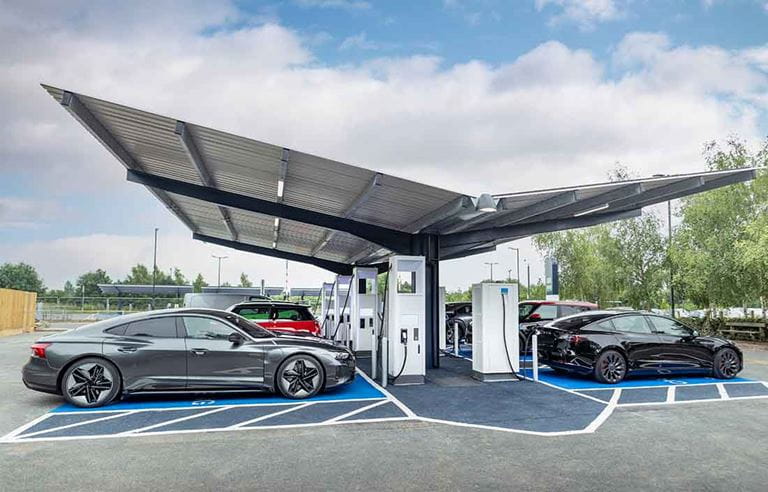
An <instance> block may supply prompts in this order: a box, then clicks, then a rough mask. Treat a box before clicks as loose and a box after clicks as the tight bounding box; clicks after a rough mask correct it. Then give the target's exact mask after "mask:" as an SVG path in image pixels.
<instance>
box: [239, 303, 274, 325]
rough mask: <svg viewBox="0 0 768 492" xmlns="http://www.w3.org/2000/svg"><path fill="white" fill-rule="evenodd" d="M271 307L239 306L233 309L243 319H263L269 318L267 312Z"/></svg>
mask: <svg viewBox="0 0 768 492" xmlns="http://www.w3.org/2000/svg"><path fill="white" fill-rule="evenodd" d="M271 309H272V308H271V307H270V306H254V307H241V308H237V309H235V310H234V311H235V313H237V314H239V315H240V316H242V317H243V318H245V319H250V320H254V321H264V320H268V319H269V312H270V310H271Z"/></svg>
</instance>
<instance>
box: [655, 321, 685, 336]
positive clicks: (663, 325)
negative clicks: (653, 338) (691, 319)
mask: <svg viewBox="0 0 768 492" xmlns="http://www.w3.org/2000/svg"><path fill="white" fill-rule="evenodd" d="M650 319H651V321H652V322H653V326H654V328H656V332H657V333H663V334H664V335H676V336H679V337H684V336H688V335H690V334H691V330H689V329H688V327H687V326H685V325H684V324H682V323H680V322H678V321H675V320H673V319H669V318H660V317H656V316H652V317H651V318H650Z"/></svg>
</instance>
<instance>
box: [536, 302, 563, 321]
mask: <svg viewBox="0 0 768 492" xmlns="http://www.w3.org/2000/svg"><path fill="white" fill-rule="evenodd" d="M533 314H538V315H539V316H540V318H539V319H555V318H558V316H557V306H555V305H554V304H542V305H540V306H539V308H538V309H537V310H536V311H534V312H533Z"/></svg>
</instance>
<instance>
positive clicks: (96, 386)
mask: <svg viewBox="0 0 768 492" xmlns="http://www.w3.org/2000/svg"><path fill="white" fill-rule="evenodd" d="M354 377H355V358H354V356H353V355H352V353H351V352H350V351H349V350H347V349H346V348H344V347H339V346H336V345H333V344H332V343H331V342H328V341H325V340H323V339H320V338H316V337H295V336H290V335H281V334H276V333H273V332H271V331H269V330H267V329H264V328H262V327H260V326H259V325H257V324H254V323H252V322H250V321H248V320H247V319H245V318H243V317H241V316H238V315H237V314H234V313H230V312H226V311H219V310H214V309H170V310H161V311H150V312H146V313H139V314H131V315H127V316H121V317H118V318H113V319H110V320H107V321H100V322H98V323H93V324H90V325H86V326H83V327H80V328H77V329H74V330H70V331H67V332H64V333H59V334H55V335H51V336H48V337H45V338H43V339H41V340H39V341H38V342H36V343H35V344H34V345H32V355H31V357H30V359H29V362H27V364H26V365H25V366H24V369H23V371H22V379H23V381H24V384H25V385H26V386H27V387H28V388H31V389H34V390H38V391H44V392H48V393H55V394H60V395H63V396H64V398H65V399H66V400H67V401H68V402H70V403H72V404H74V405H77V406H80V407H98V406H102V405H106V404H108V403H110V402H111V401H113V400H115V399H117V398H119V397H121V396H125V395H128V394H140V393H150V392H164V393H183V392H191V393H202V392H206V393H207V392H230V391H272V392H274V391H276V392H280V393H281V394H282V395H283V396H285V397H287V398H293V399H301V398H309V397H311V396H314V395H316V394H317V393H318V392H320V391H321V390H324V389H329V388H333V387H335V386H339V385H342V384H345V383H349V382H351V381H352V380H353V379H354Z"/></svg>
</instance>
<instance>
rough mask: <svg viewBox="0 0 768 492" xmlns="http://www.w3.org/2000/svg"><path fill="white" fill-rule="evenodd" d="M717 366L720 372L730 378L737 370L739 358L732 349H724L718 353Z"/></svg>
mask: <svg viewBox="0 0 768 492" xmlns="http://www.w3.org/2000/svg"><path fill="white" fill-rule="evenodd" d="M718 368H719V369H720V374H722V375H723V376H725V377H728V378H732V377H733V376H735V375H736V373H738V372H739V359H738V357H736V354H735V353H734V352H733V350H724V351H723V353H722V354H720V363H719V364H718Z"/></svg>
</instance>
